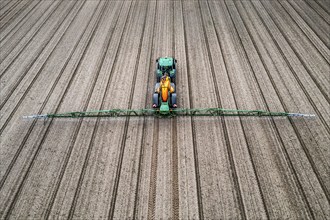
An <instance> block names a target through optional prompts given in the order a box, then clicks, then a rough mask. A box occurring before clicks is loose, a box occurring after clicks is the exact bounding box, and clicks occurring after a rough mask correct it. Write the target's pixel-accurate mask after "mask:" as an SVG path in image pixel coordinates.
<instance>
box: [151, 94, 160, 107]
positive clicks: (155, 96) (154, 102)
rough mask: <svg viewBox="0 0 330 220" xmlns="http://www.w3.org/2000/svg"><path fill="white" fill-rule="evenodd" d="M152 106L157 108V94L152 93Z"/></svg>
mask: <svg viewBox="0 0 330 220" xmlns="http://www.w3.org/2000/svg"><path fill="white" fill-rule="evenodd" d="M152 99H153V100H152V104H155V105H156V108H158V107H159V94H158V93H154V95H153V97H152Z"/></svg>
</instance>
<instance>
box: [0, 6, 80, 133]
mask: <svg viewBox="0 0 330 220" xmlns="http://www.w3.org/2000/svg"><path fill="white" fill-rule="evenodd" d="M82 6H83V4H82V5H80V6H79V8H78V10H77V12H76V14H75V15H74V16H73V18H72V20H71V21H70V23H69V25H68V26H67V27H66V28H65V30H64V31H63V33H62V35H61V36H60V39H59V40H58V42H57V43H56V45H55V47H54V48H56V46H57V45H58V44H59V43H60V42H61V40H62V38H63V36H64V35H65V33H66V31H67V30H68V29H69V27H70V25H71V24H72V22H73V21H74V19H75V18H76V16H77V15H78V14H79V12H80V10H81V9H82ZM73 7H74V6H73ZM73 7H72V8H73ZM72 8H71V9H72ZM70 14H71V13H68V14H67V15H66V16H65V18H64V19H63V21H62V22H64V21H65V20H66V18H67V17H68V16H69V15H70ZM62 24H63V23H61V25H62ZM61 25H59V26H58V27H57V29H56V31H58V29H59V28H60V26H61ZM49 43H50V41H48V43H47V45H46V46H48V45H49ZM46 46H45V47H46ZM54 51H55V50H54V49H53V50H52V51H51V52H50V53H49V55H48V56H47V59H46V60H45V62H44V63H43V64H42V66H41V68H40V69H39V71H38V72H37V74H36V75H35V76H34V77H33V79H32V81H31V82H30V84H29V86H28V87H27V89H26V90H25V91H24V93H23V95H22V96H21V98H20V99H19V101H18V103H17V104H16V105H15V106H14V108H13V110H12V111H11V113H10V114H9V116H8V118H7V119H6V120H5V123H4V124H3V125H2V126H1V128H0V134H2V132H3V130H4V129H5V128H6V126H7V125H8V123H9V121H10V120H11V119H12V117H13V116H14V114H15V112H16V111H17V109H18V107H19V106H20V104H21V103H22V101H23V100H24V98H25V97H26V95H27V94H28V92H29V90H30V89H31V87H32V86H33V85H34V83H35V81H36V80H37V78H38V77H39V75H40V74H41V73H42V70H43V68H44V67H45V65H46V64H47V61H48V60H49V58H50V57H51V56H52V54H53V52H54ZM41 53H42V52H41ZM41 53H39V55H40V54H41ZM37 59H38V56H36V58H35V60H34V61H33V62H32V63H31V64H30V67H29V68H28V69H27V70H26V71H25V73H23V74H22V76H21V77H20V80H19V82H17V83H16V85H15V86H14V87H13V88H12V90H11V92H10V93H9V94H8V96H7V97H6V98H5V99H4V101H3V102H2V103H1V104H0V110H1V109H2V108H3V107H4V105H5V104H6V102H7V101H8V100H9V98H10V97H11V95H12V94H13V93H14V91H15V90H16V88H17V87H18V84H19V83H20V82H21V81H22V80H23V78H24V77H25V76H26V75H27V73H28V72H29V70H30V68H31V67H32V66H33V64H34V62H35V61H36V60H37Z"/></svg>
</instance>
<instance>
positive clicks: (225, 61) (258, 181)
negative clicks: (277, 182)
mask: <svg viewBox="0 0 330 220" xmlns="http://www.w3.org/2000/svg"><path fill="white" fill-rule="evenodd" d="M225 6H226V7H227V5H225ZM208 10H209V11H211V10H210V6H209V4H208ZM227 10H228V9H227ZM210 15H211V20H212V24H213V26H215V20H214V16H213V15H212V13H210ZM215 34H216V40H217V42H218V44H219V47H220V51H221V53H222V54H223V55H225V51H224V45H223V43H222V41H221V40H220V36H219V33H218V31H216V30H215ZM222 59H223V65H224V70H225V71H224V72H225V74H226V77H227V78H228V84H229V89H230V94H234V92H233V91H234V87H233V82H232V80H231V77H230V74H229V71H230V70H229V68H228V65H230V62H229V59H228V58H227V57H226V56H224V57H223V58H222ZM214 78H216V77H215V76H214ZM222 81H223V79H222ZM227 93H228V91H227ZM220 97H221V96H220V93H219V98H220ZM219 103H221V101H220V102H219ZM233 103H234V105H233V106H232V107H231V108H233V109H235V108H237V107H236V106H237V105H238V103H237V100H236V98H235V96H233ZM222 107H224V106H222ZM222 120H226V119H225V118H223V119H222ZM228 123H230V120H228ZM226 127H227V125H226ZM239 128H240V129H241V130H242V136H243V139H244V140H245V143H246V145H245V146H243V147H245V148H246V149H247V159H248V160H249V161H250V164H251V168H252V171H253V176H254V177H255V183H254V184H257V189H256V194H257V195H259V196H260V200H261V202H260V204H259V205H261V206H262V209H263V211H264V212H265V216H267V218H269V213H268V211H267V206H266V204H265V198H264V195H263V192H262V190H261V185H260V180H259V178H258V175H257V171H256V166H255V162H254V160H253V157H252V153H251V150H250V146H249V145H248V139H247V134H246V132H245V129H244V126H243V122H242V119H241V118H240V119H239ZM227 129H228V127H227ZM234 129H235V128H234ZM236 129H237V128H236ZM230 130H233V129H230ZM229 152H230V154H231V155H233V152H231V151H229V150H228V153H229ZM236 154H237V153H236ZM237 156H238V155H236V157H237ZM231 160H232V162H231V163H232V164H233V165H234V157H233V156H231ZM236 160H238V158H237V159H236ZM240 175H242V174H240ZM233 178H237V181H238V180H239V179H238V175H237V174H236V175H235V174H233ZM240 178H242V177H240ZM241 181H242V180H241ZM245 184H246V185H249V184H250V183H245ZM237 190H239V189H237ZM249 190H250V191H252V190H251V189H249ZM241 197H242V196H241ZM241 199H242V198H241ZM242 202H243V201H242ZM246 203H247V201H246ZM241 207H242V206H241ZM246 209H247V210H253V209H251V208H250V207H248V206H247V208H246ZM243 211H244V209H243ZM244 214H245V213H244ZM251 214H255V213H247V214H246V215H248V216H250V215H251ZM259 214H261V213H259ZM246 215H245V216H244V217H245V218H246V217H248V216H246ZM259 217H260V216H259ZM249 218H250V217H249ZM257 218H258V217H257Z"/></svg>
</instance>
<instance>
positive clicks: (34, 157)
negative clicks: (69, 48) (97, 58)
mask: <svg viewBox="0 0 330 220" xmlns="http://www.w3.org/2000/svg"><path fill="white" fill-rule="evenodd" d="M94 12H96V10H95V11H94ZM87 27H88V26H87ZM87 27H86V29H87ZM86 29H85V31H86ZM80 39H81V38H80ZM79 42H80V41H78V42H77V43H79ZM73 51H74V50H73ZM68 60H69V59H68ZM68 60H67V61H68ZM77 63H79V62H77ZM66 65H67V62H66V64H65V66H64V67H63V69H62V71H61V74H60V76H61V75H62V73H63V72H64V71H63V70H64V69H65V68H66ZM77 66H79V64H78V65H77ZM60 76H59V77H58V78H57V79H56V81H55V83H54V85H53V86H52V89H51V91H50V92H49V94H48V96H47V99H46V100H45V101H44V104H43V106H42V108H41V109H40V111H39V114H40V113H41V111H42V109H43V108H44V106H45V104H46V103H47V100H48V97H49V96H50V95H51V94H52V92H53V90H54V88H55V87H56V84H57V82H58V79H59V78H60ZM74 76H75V74H73V75H72V77H71V79H70V80H69V83H68V86H67V87H66V89H65V91H64V93H63V95H62V96H61V97H62V98H61V99H63V98H64V97H65V94H66V92H67V91H68V89H67V88H69V87H70V85H71V82H72V79H73V78H74ZM59 106H60V105H58V107H57V108H59ZM36 121H37V120H34V121H33V123H32V125H31V126H30V128H29V132H28V133H27V135H26V137H25V138H24V140H23V142H22V143H21V147H20V148H19V150H18V152H17V153H16V155H15V157H16V156H17V157H18V155H19V154H20V149H22V147H23V146H24V145H25V142H26V140H27V139H28V137H29V134H30V132H31V131H32V130H33V127H34V125H35V124H36ZM51 124H52V120H51V121H50V122H49V124H48V125H47V127H46V128H45V129H44V130H45V132H44V134H43V135H42V139H41V141H40V143H39V145H38V147H37V150H36V152H35V153H34V155H33V157H32V160H31V163H30V164H29V166H28V168H27V171H26V172H25V174H24V178H23V179H22V182H21V183H20V185H19V189H18V190H17V192H16V194H15V197H14V200H13V202H12V203H11V205H10V207H11V208H10V209H9V211H8V213H7V216H9V215H10V212H11V211H12V209H13V207H15V204H16V202H17V198H18V196H19V195H20V193H21V191H22V188H23V186H24V185H25V182H26V180H27V178H28V177H29V174H30V171H31V169H32V167H33V166H34V162H35V160H36V158H37V156H38V154H39V152H40V150H41V148H42V147H41V146H42V145H43V143H44V141H45V139H46V137H47V134H48V132H49V128H50V126H51ZM14 159H15V158H14ZM13 165H15V163H13ZM10 170H11V168H10ZM2 180H3V179H2ZM3 182H4V181H2V183H3Z"/></svg>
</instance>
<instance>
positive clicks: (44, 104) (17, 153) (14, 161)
mask: <svg viewBox="0 0 330 220" xmlns="http://www.w3.org/2000/svg"><path fill="white" fill-rule="evenodd" d="M80 39H81V38H80ZM79 41H80V40H79ZM79 41H78V43H79ZM78 43H77V44H76V45H75V47H74V49H73V50H72V52H71V54H70V56H69V57H71V56H72V55H73V53H74V51H75V50H76V47H77V46H78ZM69 60H70V59H68V60H67V61H66V62H65V65H64V66H63V68H62V69H61V71H60V73H59V76H58V77H57V78H56V79H55V81H54V83H53V85H52V88H51V90H50V91H49V93H48V95H47V97H46V99H45V100H44V102H43V105H42V106H41V108H40V109H39V111H38V114H41V113H42V111H43V110H44V108H45V106H46V104H47V102H48V100H49V97H50V96H51V94H52V93H53V91H54V89H55V87H56V85H57V82H58V81H59V79H60V78H61V76H62V74H63V72H64V70H65V68H66V66H67V64H68V63H69ZM26 93H27V92H26ZM64 94H65V93H64ZM36 122H37V120H33V122H32V124H31V126H30V127H29V129H28V132H27V133H26V135H25V137H24V139H23V141H22V143H21V144H20V147H19V149H18V150H17V152H16V153H15V156H14V158H13V160H12V161H11V163H10V165H9V167H8V168H7V170H6V173H5V175H4V177H3V179H1V181H0V190H1V188H2V187H3V184H4V182H5V181H6V179H7V177H8V175H9V173H10V171H11V170H12V167H13V166H14V164H15V163H16V160H17V158H18V156H19V154H20V153H21V151H22V148H23V147H24V145H25V143H26V141H27V139H28V137H29V135H30V133H31V132H32V130H33V128H34V125H35V124H36ZM50 124H51V123H50ZM0 133H1V132H0Z"/></svg>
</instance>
